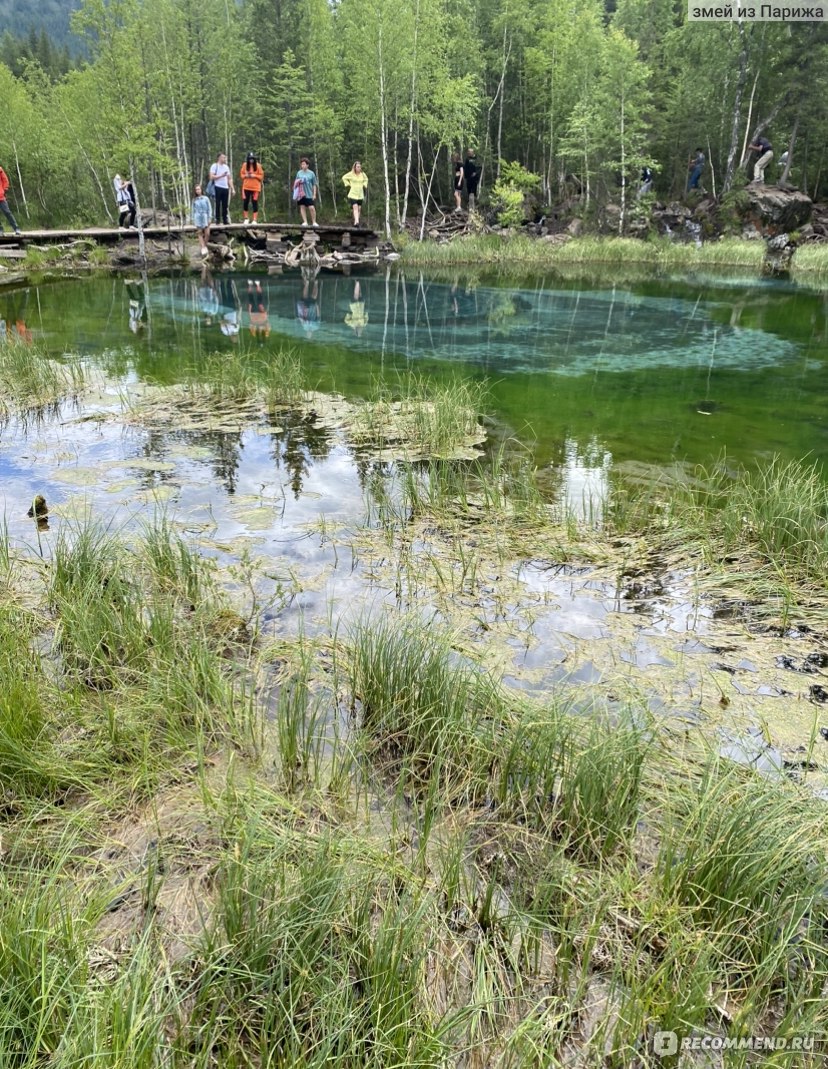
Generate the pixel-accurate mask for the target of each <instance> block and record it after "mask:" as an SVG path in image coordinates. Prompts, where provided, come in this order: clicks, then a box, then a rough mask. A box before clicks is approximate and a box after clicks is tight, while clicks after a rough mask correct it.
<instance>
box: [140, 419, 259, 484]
mask: <svg viewBox="0 0 828 1069" xmlns="http://www.w3.org/2000/svg"><path fill="white" fill-rule="evenodd" d="M170 442H183V443H184V445H185V447H186V448H187V449H192V450H198V449H206V450H207V451H208V452H209V454H210V467H211V468H212V471H213V475H215V477H216V478H217V479H218V480H219V481H220V482H221V484H222V486H223V487H224V489H225V490H226V491H227V493H228V494H234V493H235V492H236V480H237V475H238V470H239V463H240V462H241V451H242V449H243V445H242V436H241V433H240V432H232V433H231V432H229V431H209V430H205V431H195V430H192V431H173V432H170V431H163V430H157V429H156V430H149V431H147V433H146V436H145V438H144V440H143V442H142V444H141V448H140V455H141V456H143V457H146V458H147V459H150V460H163V459H164V457H165V456H166V455H167V448H168V446H169V443H170ZM175 477H176V475H175V472H153V471H147V472H144V473H143V474H142V477H141V483H142V486H143V488H144V489H147V490H151V489H152V488H153V487H154V486H156V485H157V484H158V483H159V482H169V481H170V479H173V478H175Z"/></svg>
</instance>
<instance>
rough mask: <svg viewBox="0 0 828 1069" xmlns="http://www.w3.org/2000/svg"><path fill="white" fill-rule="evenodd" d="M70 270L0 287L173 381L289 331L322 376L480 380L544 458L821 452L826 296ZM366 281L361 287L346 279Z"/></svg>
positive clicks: (710, 288)
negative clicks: (419, 374)
mask: <svg viewBox="0 0 828 1069" xmlns="http://www.w3.org/2000/svg"><path fill="white" fill-rule="evenodd" d="M250 277H251V278H252V279H253V280H254V282H255V283H258V286H260V289H261V295H260V294H259V291H258V289H257V286H256V285H255V284H254V286H252V287H250V286H248V276H247V275H241V274H218V273H216V274H209V273H205V274H204V275H203V276H199V275H182V276H180V277H165V278H153V279H148V280H147V282H146V284H142V285H138V284H130V280H129V279H125V277H123V276H104V275H96V276H92V277H87V278H83V279H66V280H62V281H58V282H50V283H48V284H44V285H41V286H39V287H37V286H31V287H27V288H24V289H19V290H15V291H12V292H4V293H2V294H0V317H2V319H3V320H4V321H5V324H6V329H8V330H9V331H12V332H13V331H14V330H15V324H20V323H24V324H25V329H27V330H30V331H31V332H32V334H33V335H34V336H35V337H39V338H42V339H44V340H45V342H46V344H47V345H48V346H49V347H50V349H53V350H54V351H55V352H62V351H63V350H64V349H70V350H79V351H81V352H83V353H85V354H87V355H88V356H89V357H90V359H91V360H92V361H98V362H102V363H104V364H105V365H106V366H107V367H108V368H109V369H110V370H114V371H116V372H117V373H119V374H125V375H126V374H128V375H129V376H130V377H137V378H139V379H147V380H152V381H164V382H174V381H176V379H177V378H178V377H180V375H181V372H182V369H183V368H184V367H185V366H192V364H193V362H194V361H196V362H197V361H198V359H199V358H200V357H201V356H203V354H205V353H207V352H212V351H214V350H218V351H223V350H229V349H232V348H235V347H240V346H244V347H256V348H259V349H261V350H263V351H267V349H269V348H271V347H277V346H281V345H285V344H288V345H291V346H293V347H296V348H297V349H298V350H299V351H300V352H301V353H302V356H303V359H304V360H305V362H306V364H307V366H308V368H309V369H310V371H311V373H312V376H314V377H315V378H316V379H317V380H318V383H319V386H320V388H322V389H329V388H335V389H338V390H339V391H341V392H343V393H345V394H346V395H357V396H358V395H362V394H364V393H366V392H367V391H368V390H369V389H370V388H371V385H372V383H373V382H374V381H375V380H376V378H377V376H379V375H385V376H388V375H393V373H394V371H395V369H399V368H404V367H414V368H417V369H420V370H422V371H423V372H424V373H426V374H429V375H433V376H438V377H439V376H447V375H453V374H459V375H464V376H471V377H474V378H486V379H487V380H488V381H489V383H490V386H491V395H490V410H491V414H492V416H493V417H494V419H495V421H496V422H497V424H498V425H499V430H498V433H499V434H511V435H514V436H516V437H518V438H521V439H522V440H524V441H527V442H531V443H533V444H534V448H535V449H536V455H537V459H538V463H539V464H540V465H541V466H546V465H552V466H553V467H555V466H560V465H570V466H572V465H575V466H580V467H583V468H585V469H587V470H604V469H606V468H607V467H608V466H609V465H611V464H616V465H618V464H630V463H645V464H655V465H661V464H671V463H675V462H677V461H679V462H690V463H696V462H706V461H708V460H710V459H711V458H712V457H715V456H717V455H719V454H721V453H722V452H723V451H726V452H727V453H728V454H729V455H731V456H732V457H734V458H735V459H737V460H741V461H744V462H749V461H751V460H752V459H754V458H756V457H761V456H767V455H770V454H774V453H778V454H780V455H782V456H784V457H800V456H804V455H809V456H812V457H814V458H817V459H819V460H821V461H822V460H824V459H825V458H826V456H828V420H827V419H826V399H827V398H828V297H826V295H823V294H817V293H814V292H809V291H806V290H801V289H797V288H796V287H795V286H793V285H785V284H781V283H770V282H768V283H758V282H752V281H729V282H728V281H722V280H711V279H698V280H694V281H683V282H675V281H673V282H669V281H661V282H659V281H646V282H639V283H628V284H624V285H610V284H605V283H602V284H594V283H593V284H584V283H580V284H579V283H577V282H574V281H565V280H562V279H560V278H556V277H553V276H551V275H550V276H547V277H538V278H536V279H534V280H533V281H532V282H531V283H528V284H527V283H526V282H525V281H524V282H522V283H521V284H519V285H515V284H512V283H510V282H508V281H507V280H503V279H500V280H499V279H497V278H487V277H485V276H481V275H480V274H476V275H474V276H471V275H469V274H463V273H460V272H458V273H457V275H453V276H449V277H443V278H434V277H432V278H429V277H428V276H426V275H421V274H419V273H411V272H405V271H403V270H399V269H396V270H392V269H389V270H388V271H385V270H383V271H382V272H380V273H378V274H373V275H361V276H360V277H359V278H358V279H357V278H355V277H354V276H352V277H344V276H341V275H328V276H319V277H318V278H317V279H316V280H315V281H303V279H302V278H301V277H300V276H299V275H296V274H294V275H289V274H284V275H282V274H279V275H270V276H268V275H256V276H250ZM357 284H358V287H359V288H358V290H357V289H356V288H355V287H356V286H357Z"/></svg>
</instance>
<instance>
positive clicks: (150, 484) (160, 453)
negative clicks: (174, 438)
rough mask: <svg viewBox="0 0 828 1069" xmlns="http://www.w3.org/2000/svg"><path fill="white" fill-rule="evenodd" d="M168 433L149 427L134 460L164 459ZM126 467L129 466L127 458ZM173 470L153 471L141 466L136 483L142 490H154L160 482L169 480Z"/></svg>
mask: <svg viewBox="0 0 828 1069" xmlns="http://www.w3.org/2000/svg"><path fill="white" fill-rule="evenodd" d="M168 440H169V437H168V433H167V432H166V431H161V430H153V429H150V430H148V431H147V432H146V434H145V435H144V437H143V439H142V440H141V443H140V445H139V446H138V449H137V452H136V454H135V457H134V459H135V460H151V461H160V460H164V458H165V457H166V455H167V442H168ZM125 466H126V467H129V459H127V461H126V464H125ZM173 475H174V472H170V471H153V470H152V469H149V468H147V469H145V468H141V469H140V471H139V475H138V484H139V486H140V487H141V489H142V490H154V489H155V488H156V487H157V486H158V485H159V484H160V483H168V482H170V480H171V478H172V476H173Z"/></svg>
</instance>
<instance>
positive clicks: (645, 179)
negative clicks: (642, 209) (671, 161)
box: [638, 167, 653, 197]
mask: <svg viewBox="0 0 828 1069" xmlns="http://www.w3.org/2000/svg"><path fill="white" fill-rule="evenodd" d="M640 181H641V185H640V186H639V187H638V196H639V197H643V196H646V194H647V193H650V192H651V191H652V188H653V169H652V167H642V168H641V179H640Z"/></svg>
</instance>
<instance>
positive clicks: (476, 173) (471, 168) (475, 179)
mask: <svg viewBox="0 0 828 1069" xmlns="http://www.w3.org/2000/svg"><path fill="white" fill-rule="evenodd" d="M463 177H464V178H465V180H466V196H467V197H468V199H469V209H470V210H471V209H472V208H473V207H474V202H475V199H476V197H477V187H478V185H479V184H480V168H479V167H478V166H477V160H476V159H475V154H474V149H473V148H470V149H466V162H465V163H464V164H463Z"/></svg>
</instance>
